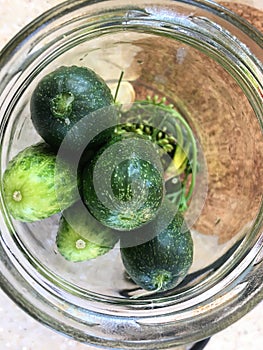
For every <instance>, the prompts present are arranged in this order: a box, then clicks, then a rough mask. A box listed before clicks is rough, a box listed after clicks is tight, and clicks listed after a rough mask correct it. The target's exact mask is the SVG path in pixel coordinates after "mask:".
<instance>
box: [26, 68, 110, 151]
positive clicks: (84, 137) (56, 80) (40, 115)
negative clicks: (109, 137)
mask: <svg viewBox="0 0 263 350" xmlns="http://www.w3.org/2000/svg"><path fill="white" fill-rule="evenodd" d="M110 105H113V97H112V95H111V91H110V89H109V87H108V86H107V85H106V83H105V81H104V80H103V79H102V78H101V77H100V76H98V75H97V74H96V73H95V72H94V71H93V70H91V69H88V68H86V67H78V66H69V67H66V66H62V67H59V68H57V69H56V70H55V71H53V72H51V73H49V74H48V75H46V76H45V77H44V78H42V80H40V82H39V83H38V85H37V86H36V88H35V90H34V91H33V94H32V97H31V104H30V109H31V118H32V122H33V124H34V126H35V128H36V130H37V132H38V133H39V135H40V136H41V137H42V138H43V139H44V140H45V141H46V142H47V143H48V144H50V145H51V146H52V147H54V148H56V149H58V148H59V147H60V145H61V143H62V141H63V140H64V139H65V137H66V135H69V140H68V141H67V142H66V143H67V144H66V145H64V147H65V148H66V149H70V150H75V149H76V148H77V149H82V148H83V147H84V146H87V143H86V144H85V142H88V141H90V140H91V139H93V138H94V137H95V136H96V135H97V134H98V133H100V132H102V131H103V130H104V128H105V129H106V128H109V127H111V126H112V125H113V124H114V125H115V123H116V115H115V113H114V111H113V110H110V111H109V110H108V109H107V107H109V106H110ZM104 109H105V112H103V110H104ZM96 111H100V113H95V112H96ZM101 111H102V112H101ZM101 113H103V116H102V117H100V115H101ZM97 119H98V121H97ZM100 119H101V120H100ZM80 121H82V123H79V122H80ZM70 131H71V133H69V132H70ZM104 137H105V135H104ZM83 145H84V146H83Z"/></svg>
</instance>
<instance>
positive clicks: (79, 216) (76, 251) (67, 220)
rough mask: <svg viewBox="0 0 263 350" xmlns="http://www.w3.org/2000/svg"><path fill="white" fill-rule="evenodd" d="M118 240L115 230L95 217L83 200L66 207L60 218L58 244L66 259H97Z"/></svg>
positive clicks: (74, 260) (76, 260)
mask: <svg viewBox="0 0 263 350" xmlns="http://www.w3.org/2000/svg"><path fill="white" fill-rule="evenodd" d="M117 241H118V237H117V235H116V234H115V232H114V231H113V230H111V229H109V228H107V227H105V226H103V225H101V224H100V223H99V222H98V221H97V220H96V219H94V218H93V216H91V215H90V213H89V212H88V211H87V209H86V208H85V206H84V205H83V204H81V202H77V203H76V204H74V205H73V206H71V207H70V208H68V209H66V210H65V211H64V212H63V215H62V216H61V218H60V222H59V229H58V233H57V237H56V244H57V248H58V251H59V252H60V254H61V255H62V256H63V257H64V258H65V259H66V260H69V261H73V262H80V261H87V260H90V259H95V258H96V257H98V256H100V255H104V254H106V253H108V252H109V251H110V250H111V249H112V248H113V247H114V246H115V244H116V243H117Z"/></svg>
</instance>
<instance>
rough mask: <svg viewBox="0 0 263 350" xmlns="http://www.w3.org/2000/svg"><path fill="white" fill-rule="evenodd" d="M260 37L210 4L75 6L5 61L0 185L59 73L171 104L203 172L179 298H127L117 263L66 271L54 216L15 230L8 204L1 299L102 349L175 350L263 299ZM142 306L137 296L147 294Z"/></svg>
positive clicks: (42, 20) (39, 26)
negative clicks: (79, 72) (46, 83)
mask: <svg viewBox="0 0 263 350" xmlns="http://www.w3.org/2000/svg"><path fill="white" fill-rule="evenodd" d="M262 46H263V44H262V34H261V33H260V32H258V31H257V30H256V29H255V28H253V27H252V26H251V25H250V24H248V23H246V22H245V21H243V20H242V19H241V18H239V17H237V16H236V15H234V14H233V13H232V12H230V11H229V10H227V9H225V8H224V7H222V6H220V5H218V4H215V3H213V2H211V1H204V0H199V1H194V0H193V1H179V0H178V1H172V0H165V1H163V0H162V1H155V0H154V1H138V0H134V1H133V2H132V3H127V1H122V0H120V1H116V0H112V1H95V0H94V1H69V2H66V3H63V4H61V5H58V6H57V7H55V8H53V9H52V10H50V11H48V12H46V13H45V14H43V15H42V16H41V17H39V18H38V19H36V20H35V21H34V22H32V23H31V24H30V25H29V26H27V27H26V28H25V29H24V30H22V31H21V32H20V33H19V34H18V35H17V36H16V37H15V38H14V39H13V40H12V41H11V42H9V44H8V45H7V46H6V47H5V49H4V50H3V51H2V53H1V57H0V62H1V72H0V77H1V87H0V89H1V90H0V91H1V94H0V105H1V110H0V112H1V135H0V136H1V145H2V147H1V172H2V174H3V172H4V171H5V169H6V166H7V164H8V162H9V161H10V159H12V157H13V156H14V155H15V154H16V153H17V152H18V151H20V150H22V149H24V148H25V147H27V146H29V145H32V144H34V143H36V142H38V141H39V140H40V137H39V135H38V134H37V133H36V131H35V130H34V128H33V126H32V122H31V118H30V108H29V104H30V97H31V94H32V91H33V90H34V88H35V87H36V84H37V83H38V81H39V80H40V79H41V77H43V76H44V75H46V74H47V73H48V72H51V71H52V70H53V69H55V68H56V67H58V66H61V65H73V64H74V65H82V66H88V67H90V68H92V69H94V70H95V71H96V72H97V73H98V74H100V75H101V76H102V77H103V78H104V80H105V81H106V82H107V83H108V85H109V86H110V87H111V89H112V91H113V92H114V91H116V86H117V85H118V79H119V76H120V73H121V72H122V71H123V72H124V75H123V79H122V81H121V84H120V94H119V98H120V100H121V102H123V103H127V104H130V103H133V102H134V101H135V100H138V99H143V98H145V97H146V96H152V97H153V96H156V95H158V96H159V97H160V98H162V97H165V98H166V99H167V101H168V102H169V103H172V104H173V105H174V106H175V108H176V109H177V110H178V111H179V112H180V113H181V115H183V117H184V118H185V120H187V122H188V123H189V125H190V126H191V128H192V130H193V132H194V134H195V136H196V140H197V143H198V145H199V162H200V169H199V173H198V176H197V182H196V191H195V193H194V196H193V200H192V202H191V205H190V206H189V210H188V211H187V212H186V219H187V221H188V224H189V226H190V227H191V231H192V235H193V240H194V261H193V265H192V267H191V270H190V271H189V274H188V276H187V277H186V278H185V280H184V281H183V282H182V283H181V284H180V285H179V286H177V287H176V288H175V289H174V290H171V291H168V292H164V293H159V294H158V293H157V294H156V295H151V296H145V297H140V298H137V299H136V298H131V296H133V295H134V293H135V295H136V293H137V292H138V290H137V289H138V288H137V287H136V285H135V284H134V283H133V282H132V281H131V280H129V279H128V278H127V276H126V275H125V273H124V268H123V265H122V263H121V261H120V255H119V250H118V249H117V248H116V249H113V250H112V251H111V252H110V253H109V254H107V255H105V256H103V257H101V258H99V259H98V260H96V262H86V263H81V264H72V263H70V262H66V261H64V260H63V259H62V257H61V256H60V255H59V254H58V252H57V250H56V246H55V235H56V230H57V222H58V217H57V216H53V217H52V218H49V219H46V220H43V221H40V222H37V223H31V224H26V223H21V222H17V221H15V220H13V219H12V217H11V216H10V214H9V213H8V210H7V207H6V204H5V200H4V198H3V196H1V217H0V220H1V221H0V225H1V248H0V252H1V262H0V264H1V287H2V289H3V290H4V291H5V292H6V293H7V294H8V295H9V296H10V297H11V298H12V299H13V300H14V301H15V302H16V303H17V304H18V305H20V306H21V307H22V308H23V309H24V310H25V311H26V312H27V313H29V314H30V315H32V316H33V317H35V318H36V319H38V320H39V321H40V322H42V323H43V324H46V325H48V326H50V327H52V328H53V329H55V330H58V331H59V332H62V333H64V334H66V335H69V336H71V337H74V338H75V339H77V340H79V341H81V342H85V343H88V344H92V345H98V346H101V347H104V348H107V349H111V348H114V349H156V348H158V349H166V348H167V349H168V348H173V347H176V346H180V345H183V344H190V343H193V342H196V341H199V340H201V339H204V338H206V337H209V336H211V335H213V334H214V333H216V332H218V331H220V330H222V329H223V328H225V327H227V326H228V325H230V324H231V323H233V322H235V321H236V320H237V319H239V318H240V317H242V316H243V315H244V314H245V313H247V312H248V311H249V310H251V309H252V308H253V307H254V306H255V305H256V304H257V303H258V302H259V301H260V300H262V297H263V288H262V275H263V262H262V259H263V250H262V242H263V236H262V233H261V232H262V203H261V202H262V178H263V176H262V175H263V174H262V170H263V168H262V155H263V153H262V152H263V147H262V143H263V139H262V115H263V86H262V82H263V67H262V62H261V61H262V57H263V47H262ZM139 293H140V291H139Z"/></svg>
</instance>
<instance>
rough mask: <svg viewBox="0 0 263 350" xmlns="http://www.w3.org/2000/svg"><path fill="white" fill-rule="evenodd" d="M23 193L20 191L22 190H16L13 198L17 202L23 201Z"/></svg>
mask: <svg viewBox="0 0 263 350" xmlns="http://www.w3.org/2000/svg"><path fill="white" fill-rule="evenodd" d="M22 198H23V197H22V193H21V192H20V191H15V192H14V193H13V200H14V201H15V202H21V200H22Z"/></svg>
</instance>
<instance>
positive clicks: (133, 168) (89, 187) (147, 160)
mask: <svg viewBox="0 0 263 350" xmlns="http://www.w3.org/2000/svg"><path fill="white" fill-rule="evenodd" d="M83 198H84V202H85V204H86V205H87V207H88V209H89V210H90V212H91V213H92V215H93V216H94V217H95V218H96V219H97V220H99V221H100V222H101V223H102V224H104V225H106V226H108V227H111V228H113V229H116V230H132V229H134V228H137V227H140V226H142V225H144V224H145V223H147V222H148V221H151V220H152V219H153V218H154V217H155V215H156V214H157V211H158V209H159V207H160V206H161V203H162V201H163V198H164V181H163V168H162V165H161V162H160V159H159V156H158V154H157V152H156V150H155V148H154V147H153V145H152V143H151V142H150V141H148V140H145V139H144V138H141V137H139V136H134V135H133V136H130V135H128V136H127V137H125V136H124V135H122V136H121V137H120V136H118V137H116V138H113V139H112V140H111V142H109V143H108V144H107V145H106V146H105V147H103V148H102V149H101V150H100V151H99V152H98V153H97V154H96V156H95V158H94V159H93V160H92V161H91V163H89V164H87V166H86V167H85V168H84V171H83Z"/></svg>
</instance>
